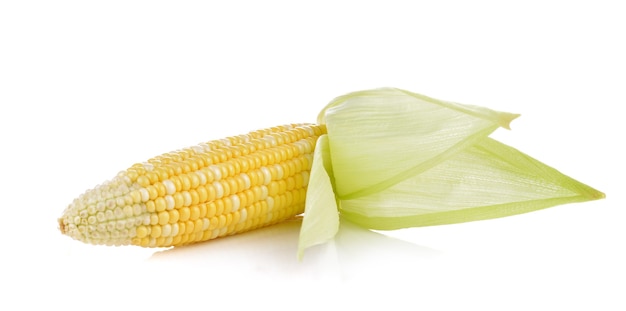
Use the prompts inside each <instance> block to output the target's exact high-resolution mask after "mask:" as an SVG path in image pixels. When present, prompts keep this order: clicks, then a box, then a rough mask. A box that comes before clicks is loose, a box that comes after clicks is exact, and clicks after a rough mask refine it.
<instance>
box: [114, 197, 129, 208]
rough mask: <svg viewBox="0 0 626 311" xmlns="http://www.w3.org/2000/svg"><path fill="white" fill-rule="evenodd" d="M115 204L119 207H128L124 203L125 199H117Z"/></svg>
mask: <svg viewBox="0 0 626 311" xmlns="http://www.w3.org/2000/svg"><path fill="white" fill-rule="evenodd" d="M115 203H116V204H117V206H124V205H126V202H125V201H124V197H117V199H115Z"/></svg>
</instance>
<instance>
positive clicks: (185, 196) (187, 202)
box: [183, 191, 191, 206]
mask: <svg viewBox="0 0 626 311" xmlns="http://www.w3.org/2000/svg"><path fill="white" fill-rule="evenodd" d="M183 199H184V201H183V206H190V205H191V194H189V191H183Z"/></svg>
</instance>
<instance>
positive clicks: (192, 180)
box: [59, 124, 326, 247]
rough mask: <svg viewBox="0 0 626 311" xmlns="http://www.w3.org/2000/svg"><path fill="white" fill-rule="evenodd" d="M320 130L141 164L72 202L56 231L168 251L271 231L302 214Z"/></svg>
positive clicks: (263, 134) (229, 141)
mask: <svg viewBox="0 0 626 311" xmlns="http://www.w3.org/2000/svg"><path fill="white" fill-rule="evenodd" d="M325 131H326V129H325V127H324V126H320V125H312V124H293V125H286V126H279V127H274V128H270V129H265V130H259V131H255V132H251V133H249V134H247V135H240V136H235V137H228V138H225V139H221V140H215V141H210V142H207V143H202V144H199V145H196V146H193V147H190V148H186V149H182V150H178V151H174V152H170V153H166V154H163V155H160V156H157V157H155V158H152V159H150V160H148V161H147V162H144V163H138V164H135V165H133V166H131V167H130V168H128V169H127V170H125V171H122V172H120V173H119V174H118V175H117V176H116V177H114V178H113V179H111V180H110V181H107V182H105V183H103V184H101V185H99V186H97V187H95V188H94V189H91V190H88V191H86V192H85V193H84V194H82V195H81V196H80V197H79V198H77V199H75V200H74V202H73V203H71V204H70V205H69V206H68V207H67V208H66V210H65V212H64V213H63V216H62V217H61V218H60V219H59V226H60V229H61V232H62V233H64V234H66V235H68V236H70V237H72V238H74V239H77V240H80V241H83V242H86V243H91V244H106V245H129V244H130V245H139V246H143V247H165V246H177V245H184V244H189V243H193V242H199V241H206V240H210V239H215V238H217V237H222V236H227V235H232V234H236V233H240V232H244V231H247V230H251V229H255V228H259V227H263V226H267V225H271V224H274V223H277V222H280V221H283V220H286V219H289V218H292V217H294V216H296V215H298V214H300V213H302V212H303V211H304V201H305V194H306V187H307V184H308V180H309V171H310V169H311V165H312V159H313V150H314V148H315V143H316V140H317V138H318V137H319V136H320V135H322V134H324V133H325Z"/></svg>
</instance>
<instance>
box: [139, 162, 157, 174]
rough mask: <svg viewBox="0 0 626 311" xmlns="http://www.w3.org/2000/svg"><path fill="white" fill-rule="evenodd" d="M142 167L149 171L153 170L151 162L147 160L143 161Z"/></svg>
mask: <svg viewBox="0 0 626 311" xmlns="http://www.w3.org/2000/svg"><path fill="white" fill-rule="evenodd" d="M142 164H143V168H145V169H146V171H148V172H150V171H153V170H154V165H152V164H151V163H148V162H143V163H142Z"/></svg>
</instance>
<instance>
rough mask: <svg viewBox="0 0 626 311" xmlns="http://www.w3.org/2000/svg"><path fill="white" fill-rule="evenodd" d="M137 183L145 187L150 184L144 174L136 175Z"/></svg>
mask: <svg viewBox="0 0 626 311" xmlns="http://www.w3.org/2000/svg"><path fill="white" fill-rule="evenodd" d="M137 183H138V184H139V185H140V186H142V187H147V186H149V185H150V179H149V178H148V177H146V176H139V177H137Z"/></svg>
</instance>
